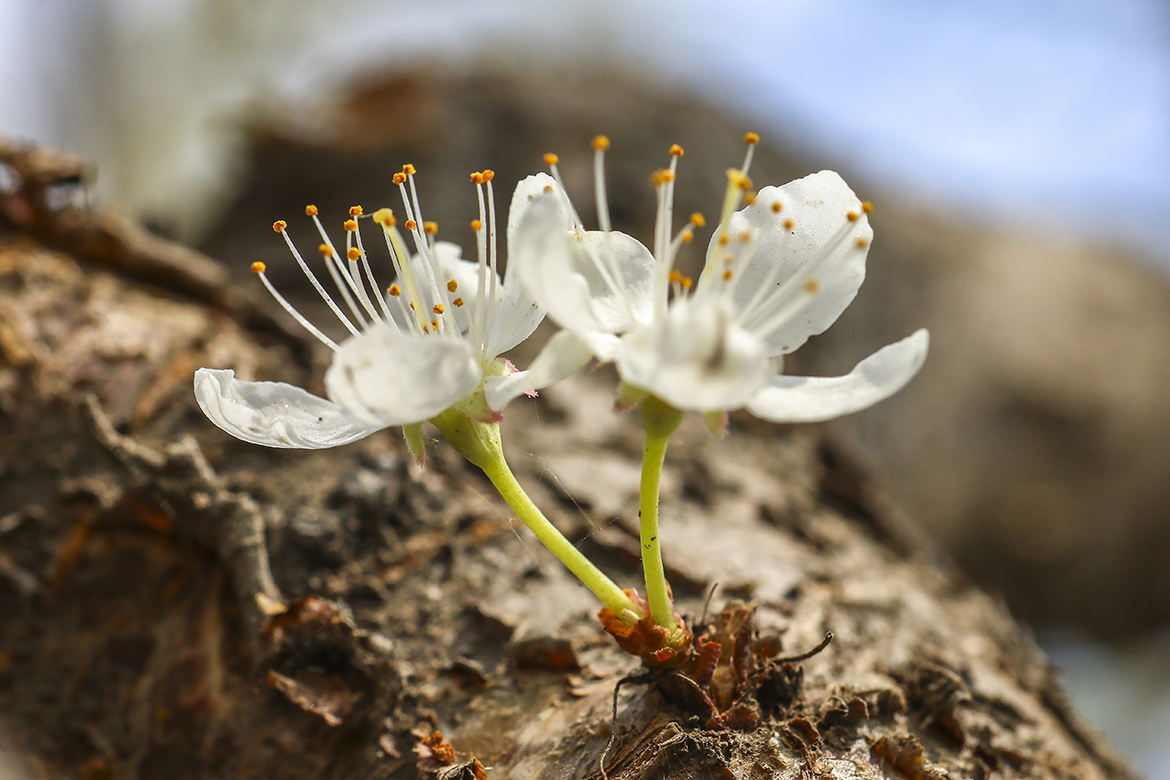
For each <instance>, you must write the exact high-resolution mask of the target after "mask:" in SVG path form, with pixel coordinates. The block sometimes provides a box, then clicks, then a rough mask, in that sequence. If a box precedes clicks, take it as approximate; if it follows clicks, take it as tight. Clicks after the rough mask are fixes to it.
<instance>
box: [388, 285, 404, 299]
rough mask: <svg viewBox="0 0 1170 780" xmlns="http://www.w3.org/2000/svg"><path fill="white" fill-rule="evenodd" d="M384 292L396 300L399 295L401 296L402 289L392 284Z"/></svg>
mask: <svg viewBox="0 0 1170 780" xmlns="http://www.w3.org/2000/svg"><path fill="white" fill-rule="evenodd" d="M386 292H388V293H390V295H391V296H393V297H395V298H397V297H398V296H399V295H402V288H401V287H399V286H398V285H396V284H392V285H390V287H389V288H388V289H387V290H386Z"/></svg>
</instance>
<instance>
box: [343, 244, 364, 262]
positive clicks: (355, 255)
mask: <svg viewBox="0 0 1170 780" xmlns="http://www.w3.org/2000/svg"><path fill="white" fill-rule="evenodd" d="M345 256H346V257H348V258H349V259H350V260H360V259H361V258H362V251H361V250H360V249H358V248H357V247H356V246H351V247H350V248H349V249H347V250H346V252H345Z"/></svg>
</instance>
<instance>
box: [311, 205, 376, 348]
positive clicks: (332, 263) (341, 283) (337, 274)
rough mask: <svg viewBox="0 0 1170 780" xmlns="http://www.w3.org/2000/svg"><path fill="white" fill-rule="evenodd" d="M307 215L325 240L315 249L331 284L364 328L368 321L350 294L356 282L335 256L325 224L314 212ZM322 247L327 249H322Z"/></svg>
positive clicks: (355, 288) (355, 290)
mask: <svg viewBox="0 0 1170 780" xmlns="http://www.w3.org/2000/svg"><path fill="white" fill-rule="evenodd" d="M305 213H308V209H305ZM309 216H310V217H312V219H313V225H314V227H316V228H317V234H318V235H319V236H321V240H322V241H323V242H325V243H324V244H322V245H321V246H319V247H317V249H318V251H320V252H321V257H322V259H323V260H324V261H325V268H326V269H327V270H328V271H329V277H330V278H331V279H332V280H333V284H334V286H336V287H337V290H338V292H340V293H341V298H342V300H344V301H345V305H346V306H347V307H348V308H349V311H350V313H351V314H352V315H353V319H354V321H355V322H357V323H358V324H359V325H360V326H361V327H362V328H365V327H366V325H368V324H369V323H368V322H367V321H366V318H365V315H364V314H363V313H362V310H361V309H360V308H358V305H357V303H356V302H355V301H354V298H353V295H351V292H357V284H355V283H354V280H353V279H352V278H351V277H350V275H349V269H348V268H346V267H345V264H344V263H342V262H341V258H339V257H338V256H337V250H336V249H335V248H334V247H333V239H331V238H329V234H328V233H326V232H325V226H324V225H322V224H321V220H320V219H319V218H318V217H317V215H316V214H309ZM322 247H324V248H325V249H328V250H329V251H328V252H326V251H324V249H322Z"/></svg>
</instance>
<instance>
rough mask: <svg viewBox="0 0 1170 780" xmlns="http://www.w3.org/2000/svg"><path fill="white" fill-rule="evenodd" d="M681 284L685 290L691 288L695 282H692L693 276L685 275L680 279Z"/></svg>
mask: <svg viewBox="0 0 1170 780" xmlns="http://www.w3.org/2000/svg"><path fill="white" fill-rule="evenodd" d="M679 284H681V285H682V288H683V289H684V290H689V289H691V284H693V282H691V277H689V276H684V277H683V278H682V279H681V280H679Z"/></svg>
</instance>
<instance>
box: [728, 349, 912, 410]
mask: <svg viewBox="0 0 1170 780" xmlns="http://www.w3.org/2000/svg"><path fill="white" fill-rule="evenodd" d="M929 344H930V336H929V334H928V333H927V331H926V329H925V328H922V329H920V330H917V331H915V332H914V333H913V334H911V335H909V336H907V337H906V338H904V339H902V340H901V341H898V342H895V343H893V344H890V345H888V346H885V347H882V348H881V349H879V350H878V351H877V352H875V353H873V354H872V355H870V356H869V357H867V358H866V359H865V360H863V361H861V362H860V363H858V364H857V366H856V367H855V368H854V369H853V370H852V371H850V372H849V373H848V374H846V375H845V376H835V377H820V376H784V375H776V376H774V377H772V381H771V382H770V383H769V385H768V386H767V387H765V388H764V389H763V390H761V391H760V392H758V393H757V394H756V396H755V397H754V398H752V399H751V401H750V402H749V403H748V404H747V408H748V411H750V412H751V413H752V414H754V415H755V416H756V417H761V418H763V419H765V420H771V421H772V422H784V423H796V422H820V421H822V420H831V419H833V418H834V417H841V416H842V415H846V414H852V413H853V412H859V411H861V410H862V409H867V408H869V407H870V406H873V405H874V404H876V403H878V402H879V401H883V400H885V399H886V398H889V397H890V396H891V395H893V394H894V393H896V392H898V391H899V390H901V389H902V388H903V387H905V385H906V383H907V382H909V381H910V380H911V379H913V378H914V375H915V374H917V373H918V369H920V368H922V363H923V361H925V360H926V351H927V348H928V347H929Z"/></svg>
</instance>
